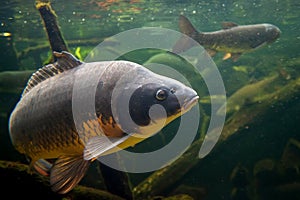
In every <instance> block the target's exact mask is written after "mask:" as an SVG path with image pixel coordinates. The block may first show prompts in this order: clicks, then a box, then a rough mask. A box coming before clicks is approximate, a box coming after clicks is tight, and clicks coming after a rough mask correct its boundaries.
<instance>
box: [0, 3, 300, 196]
mask: <svg viewBox="0 0 300 200" xmlns="http://www.w3.org/2000/svg"><path fill="white" fill-rule="evenodd" d="M35 4H36V2H35V1H28V0H26V1H19V0H18V1H13V0H12V1H3V2H1V7H0V49H1V53H2V55H1V56H0V117H1V133H0V141H1V144H0V146H1V151H0V159H1V160H7V161H19V162H22V163H25V164H28V161H27V160H26V158H25V156H24V155H21V154H19V153H18V152H17V151H16V150H15V149H14V147H13V146H12V145H11V141H10V138H9V133H8V117H9V115H10V113H11V111H12V109H13V108H14V106H15V104H16V103H17V101H18V100H19V98H20V95H21V93H22V90H23V88H24V87H25V85H26V82H27V80H28V78H29V76H30V74H31V73H32V72H34V71H36V70H37V69H38V68H40V67H42V66H43V65H44V64H48V62H49V61H50V60H51V55H52V54H51V48H50V44H49V40H48V36H47V32H46V30H45V28H44V24H43V21H42V18H41V16H40V13H39V11H38V10H37V9H36V7H35ZM51 6H52V8H53V10H54V11H55V14H56V16H57V22H58V25H59V28H60V31H61V33H62V36H63V39H64V41H65V42H66V44H67V46H68V48H69V51H70V52H71V53H72V54H74V55H75V56H76V57H77V58H78V59H82V60H84V59H85V58H86V56H88V55H89V53H91V51H92V50H93V49H94V48H95V47H96V46H97V45H98V44H99V43H101V42H102V41H103V40H104V39H106V38H109V37H111V36H113V35H116V34H119V33H122V32H124V31H128V30H131V29H134V28H146V27H157V28H167V29H170V30H174V31H178V32H180V28H179V24H178V19H179V15H180V14H181V15H184V16H186V17H187V18H188V19H189V20H190V22H191V23H192V25H193V26H194V28H195V29H196V30H197V31H199V32H212V31H217V30H222V22H224V21H226V22H234V23H235V24H238V25H251V24H263V23H269V24H273V25H275V26H277V27H278V28H279V29H280V31H281V34H280V37H279V38H278V39H276V40H275V41H274V42H272V43H269V44H267V45H265V46H262V47H259V48H257V49H253V51H250V52H246V53H243V54H242V55H240V56H239V58H238V59H237V60H236V61H233V60H232V59H226V60H224V59H223V56H224V55H225V54H226V52H217V53H216V55H214V56H213V57H212V60H213V61H214V63H215V65H216V67H217V69H218V71H219V72H220V75H221V77H222V79H223V83H224V86H225V90H226V96H227V116H226V122H225V126H224V129H223V130H224V131H223V132H222V135H223V136H221V139H220V141H221V142H219V143H218V144H217V146H216V147H215V149H214V150H213V151H212V152H211V153H210V154H209V155H208V156H207V157H205V158H203V159H199V161H198V163H194V162H192V161H191V163H194V164H191V165H192V167H191V168H190V169H188V170H187V171H186V172H185V173H183V174H176V173H177V172H178V171H176V170H174V173H175V174H173V175H172V176H174V177H177V176H178V177H179V178H178V179H175V178H174V181H165V180H162V182H159V183H161V184H166V185H163V186H162V188H163V189H162V190H157V189H154V190H153V191H154V192H153V196H165V197H167V196H172V195H175V194H187V195H189V196H190V197H192V198H194V199H209V200H214V199H216V200H217V199H243V200H245V199H251V200H252V199H253V200H258V199H259V200H260V199H297V198H298V197H299V191H300V186H299V185H300V182H299V180H300V172H299V167H300V141H299V140H300V136H299V130H300V127H299V111H300V110H299V106H300V105H299V102H298V101H299V95H300V93H299V67H300V66H299V65H300V50H299V44H300V34H299V30H300V24H299V21H300V15H299V9H300V3H299V2H298V1H296V0H283V1H278V0H272V1H266V0H265V1H261V0H252V1H227V0H222V1H215V0H213V1H196V0H195V1H192V0H191V1H183V0H165V1H159V0H149V1H145V0H126V1H125V0H123V1H122V0H106V1H98V0H88V1H86V0H84V1H70V0H66V1H56V0H55V1H51ZM154 34H155V33H154ZM136 37H138V35H137V36H136ZM237 40H238V39H237ZM223 41H225V43H226V37H224V38H223ZM109 44H112V50H113V51H115V52H119V50H120V49H118V43H117V42H116V41H113V40H112V41H111V43H109ZM227 45H229V44H227ZM158 55H160V57H159V56H158ZM155 56H158V57H155ZM121 58H122V59H127V60H130V61H134V62H138V63H139V64H145V63H149V62H150V63H151V62H161V63H164V64H166V65H168V66H170V67H171V68H172V67H173V68H174V69H176V70H177V71H179V72H180V73H182V74H184V75H186V77H188V78H187V79H188V81H189V82H190V83H191V85H192V87H193V88H194V89H195V90H196V91H197V92H198V93H199V95H200V100H199V106H200V112H201V118H200V122H199V124H200V127H199V130H198V134H197V136H196V137H195V141H196V140H198V139H199V137H202V136H203V134H205V130H206V128H207V125H208V123H207V122H203V121H205V120H209V119H210V117H211V112H212V111H211V110H210V109H211V101H212V100H211V98H214V99H215V100H216V102H218V101H221V100H222V98H224V97H221V96H218V95H212V94H209V93H208V91H207V87H206V86H205V84H204V83H203V80H201V78H199V77H198V75H197V76H196V75H194V74H193V71H191V70H190V69H189V65H188V64H187V63H186V62H184V61H180V60H176V59H177V57H176V58H175V57H172V56H170V55H164V52H162V51H160V50H155V49H154V50H153V49H146V50H145V49H144V50H140V51H137V52H133V53H132V52H131V53H128V54H127V55H123V56H121ZM274 75H275V76H277V77H276V78H275V79H274V80H273V79H272V81H271V82H267V81H265V82H260V81H264V80H267V79H268V78H270V77H273V76H274ZM258 83H259V84H258ZM276 92H277V93H276ZM210 95H211V97H210ZM284 97H286V99H285V98H284ZM297 100H298V101H297ZM197 120H198V119H197ZM179 121H180V120H176V121H174V123H172V124H170V125H169V126H168V127H166V128H165V129H163V131H162V132H160V134H158V135H155V136H154V137H153V138H150V139H148V140H146V141H144V142H143V143H141V144H139V145H137V146H136V147H134V148H131V151H135V152H147V151H153V150H155V149H159V148H161V147H163V146H165V145H166V144H168V142H170V141H171V140H172V138H173V137H174V135H175V134H176V129H177V128H178V123H179ZM33 123H34V122H33ZM187 134H188V133H187ZM195 159H198V158H197V157H195ZM180 165H182V166H181V168H179V169H181V170H179V171H184V170H183V169H185V168H188V167H190V166H189V162H188V161H186V162H183V163H180ZM174 167H175V168H176V166H174ZM170 168H171V169H168V170H172V165H171V167H170ZM175 168H174V169H175ZM96 171H97V170H96ZM93 173H97V172H93V171H92V170H91V172H89V174H88V175H87V178H86V179H84V182H82V184H83V185H88V186H91V187H94V188H100V189H103V188H101V187H102V186H101V184H99V183H98V182H99V181H98V182H97V180H95V178H94V177H93ZM152 173H155V171H154V172H149V173H138V174H135V173H130V174H129V177H130V182H131V184H132V187H136V186H138V185H139V184H140V183H141V182H142V181H144V180H147V177H148V176H149V175H151V174H152ZM172 176H170V177H169V178H168V179H170V178H171V177H172ZM156 178H157V179H158V180H160V177H159V176H157V177H156ZM116 184H118V183H116ZM155 187H157V186H155ZM14 189H16V190H18V189H17V188H14ZM29 197H30V196H29Z"/></svg>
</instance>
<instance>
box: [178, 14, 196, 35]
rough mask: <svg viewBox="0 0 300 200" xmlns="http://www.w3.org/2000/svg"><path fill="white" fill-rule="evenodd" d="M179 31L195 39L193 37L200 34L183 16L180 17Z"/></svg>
mask: <svg viewBox="0 0 300 200" xmlns="http://www.w3.org/2000/svg"><path fill="white" fill-rule="evenodd" d="M178 23H179V29H180V31H181V32H182V33H184V34H186V35H188V36H190V37H192V38H193V36H195V35H197V34H198V31H197V30H196V28H195V27H194V26H193V24H192V23H191V22H190V20H189V19H188V18H186V17H185V16H183V15H180V16H179V22H178Z"/></svg>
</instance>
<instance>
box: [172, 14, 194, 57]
mask: <svg viewBox="0 0 300 200" xmlns="http://www.w3.org/2000/svg"><path fill="white" fill-rule="evenodd" d="M178 25H179V30H180V32H182V33H183V34H185V35H183V36H181V38H180V39H179V40H178V41H177V42H176V44H175V45H174V46H173V49H172V51H173V52H174V53H181V52H184V51H186V50H188V49H190V48H192V47H193V46H195V45H196V43H195V41H193V40H191V38H192V39H194V40H197V35H198V34H199V32H198V31H197V30H196V29H195V28H194V26H193V25H192V23H191V22H190V21H189V20H188V19H187V18H186V17H185V16H183V15H180V16H179V21H178Z"/></svg>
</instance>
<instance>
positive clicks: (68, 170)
mask: <svg viewBox="0 0 300 200" xmlns="http://www.w3.org/2000/svg"><path fill="white" fill-rule="evenodd" d="M89 165H90V161H89V160H84V159H83V156H78V155H77V156H61V157H59V158H58V159H57V160H56V161H55V163H54V164H53V167H52V168H51V172H50V185H51V188H52V190H53V191H54V192H58V193H60V194H65V193H67V192H69V191H70V190H72V189H73V188H74V187H75V186H76V185H77V184H78V183H79V181H80V180H81V179H82V178H83V176H84V175H85V173H86V171H87V169H88V167H89Z"/></svg>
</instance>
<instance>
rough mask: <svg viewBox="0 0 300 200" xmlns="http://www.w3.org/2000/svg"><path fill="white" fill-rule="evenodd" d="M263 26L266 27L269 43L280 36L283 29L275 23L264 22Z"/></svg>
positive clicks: (267, 41)
mask: <svg viewBox="0 0 300 200" xmlns="http://www.w3.org/2000/svg"><path fill="white" fill-rule="evenodd" d="M263 26H264V27H265V33H266V38H267V39H266V43H267V44H270V43H272V42H274V41H275V40H276V39H278V38H279V36H280V34H281V31H280V29H279V28H278V27H277V26H275V25H273V24H263Z"/></svg>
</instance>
